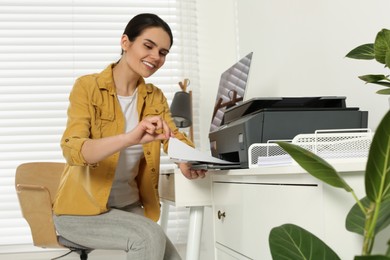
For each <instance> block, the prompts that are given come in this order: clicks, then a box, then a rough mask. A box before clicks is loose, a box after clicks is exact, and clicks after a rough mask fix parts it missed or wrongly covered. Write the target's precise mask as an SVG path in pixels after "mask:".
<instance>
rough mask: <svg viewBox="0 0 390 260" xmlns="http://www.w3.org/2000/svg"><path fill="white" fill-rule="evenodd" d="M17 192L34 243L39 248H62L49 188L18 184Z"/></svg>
mask: <svg viewBox="0 0 390 260" xmlns="http://www.w3.org/2000/svg"><path fill="white" fill-rule="evenodd" d="M16 192H17V195H18V199H19V204H20V207H21V210H22V214H23V217H24V218H25V219H26V221H27V223H28V224H29V226H30V229H31V234H32V237H33V242H34V245H35V246H38V247H43V248H46V247H62V246H61V245H60V244H59V243H58V239H57V233H56V230H55V226H54V223H53V216H52V203H51V198H50V192H49V190H48V189H47V188H45V187H43V186H38V185H26V184H17V185H16Z"/></svg>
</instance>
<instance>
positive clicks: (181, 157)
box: [168, 137, 234, 164]
mask: <svg viewBox="0 0 390 260" xmlns="http://www.w3.org/2000/svg"><path fill="white" fill-rule="evenodd" d="M168 156H169V157H170V158H171V159H173V160H175V161H178V162H200V163H210V164H212V163H214V164H234V163H233V162H229V161H224V160H221V159H218V158H215V157H212V156H210V155H207V154H204V153H202V152H200V151H198V150H196V149H194V148H192V147H191V146H189V145H187V144H185V143H183V142H182V141H180V140H179V139H177V138H174V137H171V138H170V139H169V146H168Z"/></svg>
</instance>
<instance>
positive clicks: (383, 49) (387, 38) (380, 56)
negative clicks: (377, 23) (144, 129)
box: [374, 29, 390, 67]
mask: <svg viewBox="0 0 390 260" xmlns="http://www.w3.org/2000/svg"><path fill="white" fill-rule="evenodd" d="M389 51H390V31H389V30H387V29H382V30H381V31H380V32H378V34H377V35H376V38H375V43H374V53H375V59H376V60H377V61H378V62H380V63H382V64H386V65H387V67H390V63H387V59H388V58H389V56H387V55H389V54H388V53H389Z"/></svg>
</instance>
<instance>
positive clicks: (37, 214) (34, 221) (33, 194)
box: [15, 162, 92, 260]
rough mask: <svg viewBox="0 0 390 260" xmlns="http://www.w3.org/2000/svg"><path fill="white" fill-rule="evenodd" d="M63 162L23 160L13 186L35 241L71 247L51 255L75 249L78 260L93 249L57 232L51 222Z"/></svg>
mask: <svg viewBox="0 0 390 260" xmlns="http://www.w3.org/2000/svg"><path fill="white" fill-rule="evenodd" d="M64 166H65V164H64V163H56V162H31V163H23V164H21V165H19V166H18V167H17V169H16V175H15V188H16V192H17V195H18V199H19V203H20V207H21V210H22V215H23V217H24V218H25V219H26V221H27V222H28V224H29V226H30V229H31V234H32V238H33V243H34V245H35V246H37V247H42V248H68V249H69V250H70V251H69V252H68V253H66V254H64V255H62V256H59V257H57V258H54V259H58V258H61V257H63V256H65V255H68V254H70V253H72V252H76V253H78V254H79V255H80V259H81V260H87V259H88V254H89V253H90V252H91V251H92V249H91V248H87V247H84V246H81V245H78V244H75V243H73V242H71V241H69V240H66V239H65V238H63V237H61V236H59V235H57V232H56V229H55V226H54V222H53V216H52V206H53V201H54V198H55V196H56V193H57V188H58V185H59V182H60V177H61V173H62V171H63V169H64ZM54 259H52V260H54Z"/></svg>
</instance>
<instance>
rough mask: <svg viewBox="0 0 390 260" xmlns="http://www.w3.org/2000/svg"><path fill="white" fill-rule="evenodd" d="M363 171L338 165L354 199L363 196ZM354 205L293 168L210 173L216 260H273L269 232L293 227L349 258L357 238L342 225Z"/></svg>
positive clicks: (358, 242) (356, 246)
mask: <svg viewBox="0 0 390 260" xmlns="http://www.w3.org/2000/svg"><path fill="white" fill-rule="evenodd" d="M361 169H363V164H361V163H359V164H356V165H351V164H349V166H348V165H347V166H345V167H344V166H343V165H341V166H340V167H339V172H341V173H342V175H344V177H345V178H346V180H347V181H348V182H349V183H350V184H351V185H353V186H354V188H355V191H357V194H358V196H363V195H364V185H363V179H364V177H363V172H362V170H361ZM354 203H355V201H354V200H353V198H352V196H351V195H350V194H348V193H347V192H346V191H344V190H340V189H336V188H333V187H329V186H328V185H327V184H323V183H322V182H320V181H318V180H317V179H315V178H313V177H312V176H310V175H309V174H307V173H305V172H304V171H303V170H302V169H301V168H300V167H296V166H294V167H293V166H291V167H268V168H267V167H264V168H259V169H244V170H230V171H219V172H213V173H212V207H213V214H214V216H213V217H214V238H215V258H216V260H231V259H240V260H242V259H258V260H267V259H272V258H271V253H270V250H269V242H268V236H269V233H270V231H271V229H272V228H273V227H276V226H280V225H282V224H286V223H293V224H296V225H299V226H301V227H303V228H305V229H307V230H308V231H310V232H312V233H313V234H315V235H316V236H318V237H319V238H321V239H322V240H323V241H325V243H327V244H328V245H329V246H330V247H331V248H333V250H335V252H336V253H337V254H338V255H339V256H340V257H341V258H342V259H353V256H354V255H355V254H356V253H359V252H360V246H361V239H360V237H359V236H358V235H356V234H353V233H350V232H348V231H346V230H345V227H344V225H345V217H346V215H347V213H348V211H349V209H350V207H352V205H353V204H354Z"/></svg>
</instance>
